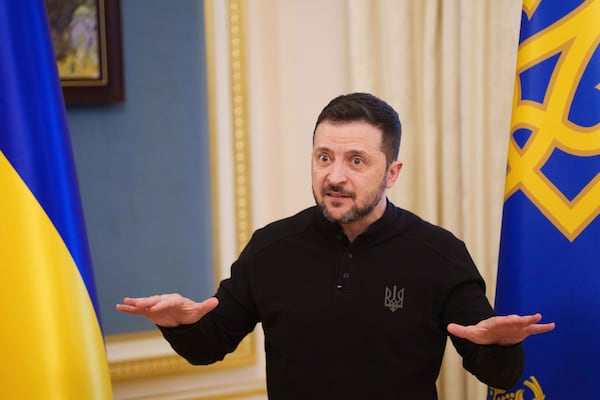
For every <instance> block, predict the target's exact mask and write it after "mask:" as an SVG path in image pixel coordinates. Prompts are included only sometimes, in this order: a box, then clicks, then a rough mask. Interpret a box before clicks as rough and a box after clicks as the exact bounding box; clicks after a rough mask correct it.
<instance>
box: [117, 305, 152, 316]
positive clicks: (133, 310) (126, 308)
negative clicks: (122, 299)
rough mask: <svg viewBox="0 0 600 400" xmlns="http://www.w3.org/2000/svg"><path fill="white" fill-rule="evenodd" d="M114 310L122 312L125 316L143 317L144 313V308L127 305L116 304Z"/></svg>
mask: <svg viewBox="0 0 600 400" xmlns="http://www.w3.org/2000/svg"><path fill="white" fill-rule="evenodd" d="M115 308H116V309H117V311H120V312H124V313H127V314H135V315H143V314H144V312H145V309H144V308H138V307H135V306H130V305H127V304H117V305H116V306H115Z"/></svg>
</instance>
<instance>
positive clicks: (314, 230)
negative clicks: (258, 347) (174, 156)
mask: <svg viewBox="0 0 600 400" xmlns="http://www.w3.org/2000/svg"><path fill="white" fill-rule="evenodd" d="M216 297H218V299H219V306H218V307H217V308H216V309H215V310H214V311H213V312H211V313H210V314H208V315H207V316H206V317H204V318H203V319H202V320H200V321H199V322H198V323H196V324H194V325H188V326H182V327H178V328H172V329H168V328H161V329H162V331H163V334H164V336H165V338H166V339H167V340H168V341H169V342H170V343H171V345H172V346H173V348H174V349H175V350H176V351H177V352H178V353H179V354H181V355H182V356H183V357H185V358H186V359H187V360H188V361H190V362H191V363H193V364H208V363H212V362H215V361H218V360H221V359H223V357H224V356H225V355H226V354H227V353H229V352H231V351H233V350H234V349H235V348H236V346H237V345H238V343H239V342H240V341H241V339H242V338H243V337H244V336H245V335H246V334H248V333H249V332H251V331H252V330H253V329H254V327H255V325H256V324H257V323H258V322H261V323H262V326H263V329H264V333H265V351H266V361H267V387H268V392H269V399H272V400H292V399H302V400H308V399H327V400H329V399H345V400H346V399H357V400H358V399H361V400H364V399H410V400H418V399H424V400H430V399H435V398H437V395H436V392H435V381H436V379H437V376H438V373H439V369H440V365H441V361H442V356H443V352H444V348H445V345H446V339H447V335H448V334H447V331H446V326H447V325H448V323H450V322H457V323H461V324H466V325H470V324H475V323H477V322H478V321H480V320H482V319H485V318H488V317H490V316H492V315H494V311H493V309H492V307H491V306H490V304H489V302H488V300H487V299H486V297H485V285H484V282H483V279H482V278H481V276H480V274H479V273H478V271H477V269H476V267H475V265H474V264H473V261H472V260H471V257H470V256H469V254H468V252H467V249H466V248H465V246H464V244H463V242H461V241H460V240H458V239H457V238H456V237H454V236H453V235H452V234H451V233H449V232H448V231H446V230H444V229H442V228H440V227H437V226H435V225H432V224H429V223H427V222H425V221H423V220H422V219H420V218H419V217H417V216H416V215H414V214H412V213H410V212H408V211H406V210H403V209H400V208H397V207H395V206H394V205H393V204H391V203H390V202H388V205H387V208H386V211H385V214H384V215H383V216H382V217H381V218H380V219H379V220H377V221H376V222H374V223H373V224H372V225H371V226H370V227H369V228H368V229H367V230H366V231H365V232H364V233H363V234H361V235H359V236H358V237H357V238H356V239H355V240H354V242H352V243H350V242H349V241H348V239H347V238H346V236H345V235H344V233H343V231H342V229H341V227H340V226H339V225H338V224H335V223H331V222H329V221H328V220H326V219H325V218H324V217H323V215H322V213H321V212H320V210H319V209H318V208H317V207H311V208H308V209H306V210H304V211H302V212H300V213H298V214H297V215H295V216H293V217H290V218H286V219H283V220H280V221H277V222H274V223H272V224H269V225H267V226H266V227H264V228H262V229H259V230H257V231H256V232H255V233H254V235H253V236H252V238H251V240H250V242H249V243H248V245H247V246H246V248H245V249H244V250H243V251H242V253H241V255H240V257H239V259H238V260H237V261H236V262H234V264H233V265H232V268H231V277H230V278H229V279H225V280H224V281H223V282H221V285H220V287H219V289H218V291H217V294H216ZM452 341H453V344H454V346H455V347H456V349H457V350H458V352H459V353H460V354H461V356H462V357H463V365H464V366H465V368H466V369H467V370H469V371H470V372H471V373H473V374H475V375H476V376H477V377H478V378H479V379H480V380H482V381H483V382H484V383H487V384H489V385H491V386H495V387H506V388H508V387H511V386H512V385H513V384H514V383H516V380H517V379H518V378H519V376H520V373H521V370H522V366H523V353H522V349H521V347H520V346H519V345H516V346H510V347H503V346H479V345H475V344H473V343H470V342H467V341H465V340H460V339H457V338H452Z"/></svg>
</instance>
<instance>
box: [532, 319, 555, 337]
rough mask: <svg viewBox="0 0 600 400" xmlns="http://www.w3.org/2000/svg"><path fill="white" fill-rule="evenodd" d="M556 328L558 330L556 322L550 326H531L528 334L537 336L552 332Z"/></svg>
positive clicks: (549, 324)
mask: <svg viewBox="0 0 600 400" xmlns="http://www.w3.org/2000/svg"><path fill="white" fill-rule="evenodd" d="M554 328H556V324H555V323H554V322H550V323H548V324H535V325H531V326H530V327H529V328H528V329H527V331H528V333H529V334H530V335H537V334H539V333H546V332H550V331H551V330H553V329H554Z"/></svg>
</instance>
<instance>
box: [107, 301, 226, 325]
mask: <svg viewBox="0 0 600 400" xmlns="http://www.w3.org/2000/svg"><path fill="white" fill-rule="evenodd" d="M217 304H219V300H217V298H216V297H209V298H208V299H206V300H204V301H203V302H202V303H196V302H195V301H193V300H190V299H188V298H186V297H182V296H181V295H179V294H177V293H171V294H160V295H156V296H150V297H138V298H130V297H125V298H124V299H123V304H117V305H116V309H117V310H118V311H121V312H124V313H126V314H134V315H141V316H143V317H146V318H148V319H149V320H150V321H152V322H153V323H154V324H156V325H160V326H163V327H167V328H173V327H176V326H178V325H187V324H193V323H195V322H198V321H199V320H200V319H201V318H202V317H204V316H205V315H206V314H208V313H209V312H211V311H212V310H214V308H215V307H216V306H217Z"/></svg>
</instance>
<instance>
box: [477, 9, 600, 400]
mask: <svg viewBox="0 0 600 400" xmlns="http://www.w3.org/2000/svg"><path fill="white" fill-rule="evenodd" d="M519 42H520V44H519V51H518V57H517V77H516V81H515V92H514V93H515V94H514V103H513V105H514V107H513V116H512V126H511V135H510V140H509V151H508V167H507V176H506V189H505V203H504V214H503V222H502V235H501V244H500V260H499V270H498V286H497V291H496V311H497V312H498V314H511V313H517V314H531V313H535V312H541V313H542V315H543V316H544V319H545V320H548V322H550V321H555V322H556V329H555V330H554V331H552V332H549V333H545V334H543V335H538V336H532V337H529V338H528V339H527V340H525V342H524V349H525V358H526V359H525V370H524V373H523V375H522V377H521V382H520V384H518V385H517V386H516V387H515V388H513V389H512V390H509V391H501V390H496V389H493V388H490V391H489V398H490V399H493V400H505V399H536V400H541V399H600V384H599V379H600V361H599V360H600V217H599V216H598V214H599V213H600V92H599V90H600V49H599V47H598V44H599V43H600V0H587V1H582V0H578V1H575V0H530V1H527V0H525V1H524V2H523V14H522V22H521V37H520V40H519Z"/></svg>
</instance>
